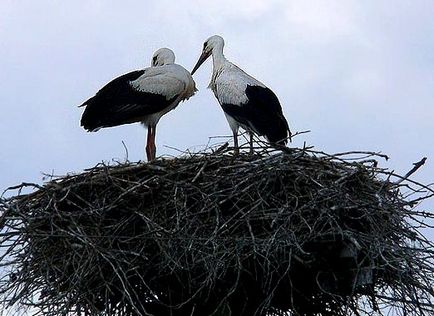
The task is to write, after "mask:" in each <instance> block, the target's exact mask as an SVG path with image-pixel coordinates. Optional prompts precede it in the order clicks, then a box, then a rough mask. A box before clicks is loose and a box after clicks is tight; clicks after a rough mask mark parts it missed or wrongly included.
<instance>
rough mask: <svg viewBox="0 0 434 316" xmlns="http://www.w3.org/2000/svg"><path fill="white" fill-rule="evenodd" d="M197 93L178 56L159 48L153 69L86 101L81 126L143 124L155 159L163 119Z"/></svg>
mask: <svg viewBox="0 0 434 316" xmlns="http://www.w3.org/2000/svg"><path fill="white" fill-rule="evenodd" d="M195 91H196V87H195V83H194V81H193V78H192V77H191V75H190V73H189V72H188V71H187V70H186V69H184V68H183V67H182V66H180V65H177V64H175V54H174V53H173V52H172V51H171V50H170V49H168V48H160V49H159V50H157V51H156V52H155V53H154V55H153V56H152V60H151V67H148V68H145V69H142V70H136V71H132V72H129V73H127V74H125V75H122V76H120V77H118V78H116V79H114V80H112V81H111V82H109V83H108V84H107V85H105V86H104V87H103V88H102V89H101V90H99V91H98V92H97V94H96V95H95V96H94V97H92V98H90V99H89V100H87V101H86V102H84V103H83V104H82V105H81V106H86V109H85V110H84V113H83V115H82V117H81V125H82V126H83V127H84V128H85V129H86V130H88V131H97V130H99V129H100V128H102V127H112V126H118V125H123V124H130V123H135V122H141V123H143V124H144V125H145V126H146V127H147V128H148V137H147V142H146V156H147V159H148V161H151V160H154V159H155V156H156V146H155V134H156V127H157V123H158V121H159V120H160V118H161V117H162V116H163V115H164V114H166V113H167V112H169V111H170V110H173V109H174V108H175V107H176V106H177V105H178V104H179V103H180V102H181V101H183V100H186V99H188V98H190V97H191V96H192V95H193V94H194V93H195Z"/></svg>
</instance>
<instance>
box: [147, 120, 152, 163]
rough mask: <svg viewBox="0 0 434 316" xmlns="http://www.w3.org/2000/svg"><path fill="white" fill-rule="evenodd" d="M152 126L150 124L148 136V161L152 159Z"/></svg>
mask: <svg viewBox="0 0 434 316" xmlns="http://www.w3.org/2000/svg"><path fill="white" fill-rule="evenodd" d="M151 146H152V127H151V126H148V136H147V139H146V158H147V159H148V161H152V150H151Z"/></svg>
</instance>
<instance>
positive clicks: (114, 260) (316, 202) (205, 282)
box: [0, 149, 434, 316]
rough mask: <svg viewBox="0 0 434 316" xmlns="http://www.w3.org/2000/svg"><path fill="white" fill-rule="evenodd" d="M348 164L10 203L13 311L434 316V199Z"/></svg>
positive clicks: (209, 170)
mask: <svg viewBox="0 0 434 316" xmlns="http://www.w3.org/2000/svg"><path fill="white" fill-rule="evenodd" d="M349 156H351V155H350V154H348V155H334V156H330V155H326V154H323V153H318V152H313V151H310V150H301V149H293V150H285V151H284V152H270V151H266V152H264V153H262V154H261V155H257V156H248V155H241V156H239V157H236V158H234V157H232V156H231V155H230V154H228V153H225V152H219V153H214V154H210V153H200V154H195V155H187V156H184V157H181V158H174V159H167V160H164V159H162V160H158V161H156V162H154V163H151V164H143V163H139V164H134V163H126V164H119V165H116V166H107V165H103V164H102V165H98V166H96V167H95V168H92V169H89V170H87V171H86V172H83V173H81V174H77V175H68V176H65V177H60V178H57V179H53V180H52V181H51V182H48V183H46V184H45V185H44V186H43V187H39V188H37V190H36V191H35V192H34V193H31V194H28V195H21V196H17V197H15V198H12V199H9V200H7V201H3V204H2V206H1V207H2V209H3V216H2V222H1V223H2V225H3V230H2V232H3V235H2V236H3V237H2V238H3V239H2V243H1V246H2V247H3V249H4V250H5V251H6V252H7V253H6V256H5V257H4V258H3V260H2V262H5V265H6V267H7V270H6V271H7V272H5V274H4V276H3V278H2V283H1V286H0V290H1V292H2V293H3V296H2V297H3V302H4V303H5V304H8V305H12V306H23V305H26V304H27V305H28V306H30V307H33V308H36V310H38V311H39V312H41V313H43V314H47V315H61V314H68V313H72V312H84V313H87V314H90V315H97V314H100V315H142V314H143V315H145V314H147V315H151V314H152V315H156V316H160V315H211V314H213V313H215V314H219V315H230V314H231V315H249V316H250V315H254V314H255V313H256V314H257V315H266V314H269V315H271V314H273V315H278V314H284V313H285V312H290V313H292V314H294V315H299V314H300V315H348V314H351V313H353V314H357V313H358V312H362V311H377V312H379V311H380V310H381V308H382V307H383V306H384V304H386V305H387V306H389V308H390V307H392V308H393V306H395V307H396V308H399V309H401V310H403V311H406V312H407V313H409V314H413V315H422V314H423V313H426V314H427V315H428V314H431V313H433V312H434V306H433V305H432V299H433V294H434V293H433V290H432V284H433V283H432V281H433V276H434V274H433V272H434V267H433V265H432V251H433V248H432V246H433V245H432V244H431V243H430V242H428V241H427V240H425V239H424V238H423V236H421V235H420V234H419V233H418V231H417V230H416V228H415V225H416V224H417V225H418V227H421V225H422V227H426V226H424V224H421V221H422V220H423V219H424V218H427V217H431V218H432V215H431V214H427V213H423V212H419V211H416V210H414V206H415V203H417V202H419V201H420V199H423V198H425V197H426V195H427V194H428V195H429V194H432V193H433V191H432V190H431V189H430V188H429V187H426V186H423V185H420V184H416V183H414V182H409V181H404V182H402V183H400V184H399V185H397V184H394V183H392V182H391V181H390V180H389V176H388V175H389V174H388V173H387V171H386V170H384V169H380V168H378V167H377V163H376V161H375V160H374V158H375V157H374V156H373V154H370V153H367V154H366V155H364V156H365V157H364V160H363V161H361V160H357V159H356V160H347V158H348V157H349ZM358 156H359V157H360V156H361V155H360V154H359V155H358ZM351 157H353V158H354V156H351ZM407 193H412V194H413V195H411V196H410V197H404V194H407ZM411 199H412V200H413V201H411Z"/></svg>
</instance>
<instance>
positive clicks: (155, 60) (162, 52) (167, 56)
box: [151, 48, 175, 67]
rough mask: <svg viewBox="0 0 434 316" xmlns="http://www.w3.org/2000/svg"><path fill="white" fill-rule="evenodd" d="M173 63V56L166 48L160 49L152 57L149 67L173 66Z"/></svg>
mask: <svg viewBox="0 0 434 316" xmlns="http://www.w3.org/2000/svg"><path fill="white" fill-rule="evenodd" d="M174 62H175V54H174V53H173V52H172V50H170V49H168V48H160V49H159V50H157V51H156V52H155V53H154V55H153V56H152V61H151V66H153V67H155V66H163V65H168V64H173V63H174Z"/></svg>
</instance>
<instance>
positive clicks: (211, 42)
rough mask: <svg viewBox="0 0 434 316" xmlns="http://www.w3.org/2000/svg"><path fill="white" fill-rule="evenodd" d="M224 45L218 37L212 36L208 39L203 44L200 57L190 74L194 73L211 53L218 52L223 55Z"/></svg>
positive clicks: (221, 38)
mask: <svg viewBox="0 0 434 316" xmlns="http://www.w3.org/2000/svg"><path fill="white" fill-rule="evenodd" d="M224 45H225V41H224V40H223V37H221V36H219V35H213V36H211V37H210V38H208V39H207V40H206V41H205V43H203V49H202V55H200V57H199V60H198V61H197V63H196V66H194V68H193V70H192V71H191V74H194V73H195V72H196V70H197V69H198V68H199V67H200V65H202V64H203V63H204V62H205V60H207V59H208V57H209V56H211V54H212V53H213V51H218V52H220V53H222V54H223V46H224Z"/></svg>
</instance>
